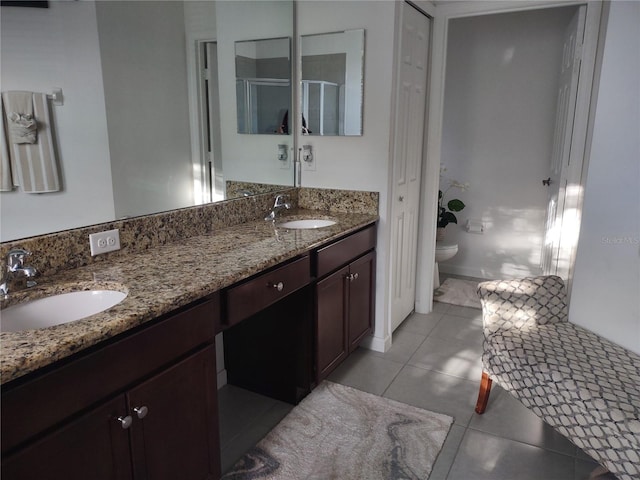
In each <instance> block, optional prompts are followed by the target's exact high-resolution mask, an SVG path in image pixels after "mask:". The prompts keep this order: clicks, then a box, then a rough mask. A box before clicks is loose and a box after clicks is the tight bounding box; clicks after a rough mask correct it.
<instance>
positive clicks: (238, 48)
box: [235, 38, 291, 135]
mask: <svg viewBox="0 0 640 480" xmlns="http://www.w3.org/2000/svg"><path fill="white" fill-rule="evenodd" d="M235 52H236V99H237V111H238V114H237V115H238V133H262V134H285V135H286V134H289V110H290V108H291V39H290V38H272V39H263V40H246V41H241V42H235Z"/></svg>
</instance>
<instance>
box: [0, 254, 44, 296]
mask: <svg viewBox="0 0 640 480" xmlns="http://www.w3.org/2000/svg"><path fill="white" fill-rule="evenodd" d="M29 255H31V252H29V251H27V250H24V249H22V248H15V249H13V250H10V251H9V253H7V262H6V267H5V269H4V270H3V271H2V284H0V293H2V294H3V295H8V294H9V292H13V291H14V290H24V289H25V288H29V287H33V286H35V285H36V282H35V281H34V280H32V279H33V278H34V277H35V276H36V274H37V273H38V271H37V270H36V269H35V268H34V267H27V266H25V264H24V260H25V258H27V257H28V256H29Z"/></svg>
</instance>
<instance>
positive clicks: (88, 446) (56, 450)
mask: <svg viewBox="0 0 640 480" xmlns="http://www.w3.org/2000/svg"><path fill="white" fill-rule="evenodd" d="M41 400H42V402H43V408H47V405H46V401H47V400H46V398H42V399H41ZM126 411H127V405H126V402H125V398H124V396H123V395H120V396H119V397H117V398H115V399H114V400H111V401H109V402H107V403H106V404H104V405H102V406H100V407H98V408H96V409H94V410H92V411H90V412H89V413H87V414H85V415H83V416H81V417H79V418H78V419H76V420H73V421H72V422H70V423H69V424H67V425H66V426H64V427H63V428H61V429H59V430H57V431H55V432H53V433H51V434H50V435H47V436H46V437H44V438H42V439H41V440H39V441H37V442H35V443H34V444H32V445H29V446H28V447H26V448H25V449H23V450H21V451H19V452H17V453H15V454H13V455H10V456H8V457H5V458H3V459H2V479H3V480H23V479H24V480H33V479H37V478H42V479H45V478H46V479H49V480H76V479H77V480H87V479H92V480H121V479H122V480H129V479H131V478H132V477H131V456H130V450H129V434H128V430H125V429H123V428H122V425H121V424H120V422H118V420H116V419H117V417H119V416H121V415H126ZM24 414H25V415H28V414H29V412H24Z"/></svg>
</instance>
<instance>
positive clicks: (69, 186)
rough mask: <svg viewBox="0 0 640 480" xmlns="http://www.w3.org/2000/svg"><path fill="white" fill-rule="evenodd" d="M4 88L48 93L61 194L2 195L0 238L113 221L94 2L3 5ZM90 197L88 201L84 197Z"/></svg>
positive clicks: (20, 236)
mask: <svg viewBox="0 0 640 480" xmlns="http://www.w3.org/2000/svg"><path fill="white" fill-rule="evenodd" d="M0 17H1V22H2V23H1V36H2V38H1V42H0V48H1V60H2V68H1V69H0V70H1V77H0V84H1V85H2V91H6V90H29V91H35V92H48V93H51V90H52V89H53V88H54V87H60V88H62V90H63V93H64V105H62V106H54V107H52V113H53V123H54V125H55V130H56V132H55V140H57V143H58V148H57V151H58V160H59V164H60V171H61V173H62V177H61V178H62V185H63V191H61V192H57V193H46V194H26V193H22V191H21V190H20V189H17V190H16V191H13V192H3V193H1V194H0V216H1V217H2V222H1V231H0V240H1V241H7V240H12V239H18V238H24V237H29V236H33V235H39V234H42V233H46V232H52V231H59V230H65V229H69V228H75V227H80V226H83V225H89V224H94V223H99V222H106V221H110V220H113V218H114V204H113V194H112V190H111V169H110V166H109V144H108V138H107V123H106V122H107V121H106V113H105V103H104V95H103V88H102V71H101V67H100V52H99V45H98V34H97V26H96V15H95V7H94V4H93V3H92V2H49V8H47V9H40V8H21V7H2V15H0ZM88 199H90V200H88Z"/></svg>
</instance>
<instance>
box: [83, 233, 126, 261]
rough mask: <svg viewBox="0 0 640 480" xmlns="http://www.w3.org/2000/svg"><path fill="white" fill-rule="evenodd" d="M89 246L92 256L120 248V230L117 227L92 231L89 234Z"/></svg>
mask: <svg viewBox="0 0 640 480" xmlns="http://www.w3.org/2000/svg"><path fill="white" fill-rule="evenodd" d="M89 246H90V247H91V256H92V257H95V256H96V255H100V254H102V253H107V252H113V251H114V250H120V232H119V231H118V229H117V228H116V229H114V230H107V231H106V232H99V233H92V234H91V235H89Z"/></svg>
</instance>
